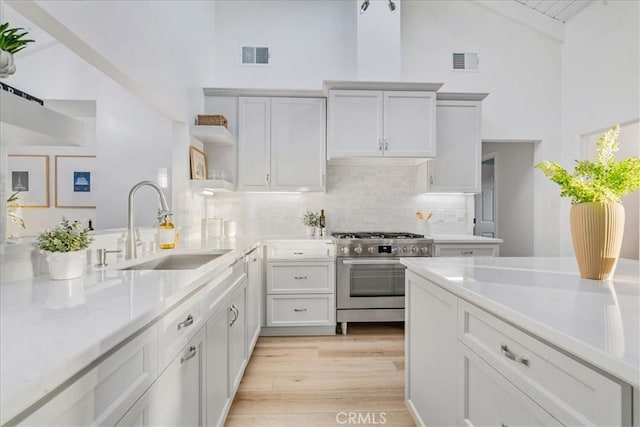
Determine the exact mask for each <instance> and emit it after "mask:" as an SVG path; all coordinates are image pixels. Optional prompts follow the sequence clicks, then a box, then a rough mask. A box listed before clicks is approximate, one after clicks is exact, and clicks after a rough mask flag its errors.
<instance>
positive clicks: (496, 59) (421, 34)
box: [402, 1, 560, 255]
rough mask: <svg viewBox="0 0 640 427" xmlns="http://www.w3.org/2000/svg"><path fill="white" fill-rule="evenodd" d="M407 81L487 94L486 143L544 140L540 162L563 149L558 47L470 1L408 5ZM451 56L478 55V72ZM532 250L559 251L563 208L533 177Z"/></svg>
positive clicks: (404, 56)
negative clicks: (456, 64)
mask: <svg viewBox="0 0 640 427" xmlns="http://www.w3.org/2000/svg"><path fill="white" fill-rule="evenodd" d="M402 46H403V48H402V59H403V77H404V80H409V81H433V82H443V83H444V86H443V87H442V89H441V91H452V92H465V91H468V92H488V93H489V96H488V97H487V98H486V99H485V100H484V101H483V102H482V116H483V120H482V138H483V140H523V139H524V140H541V141H542V143H541V144H539V146H538V148H537V149H536V152H535V159H536V161H539V160H542V159H545V158H548V157H550V156H555V155H556V154H555V153H558V152H559V150H560V148H559V147H560V97H559V94H560V45H559V42H558V41H556V40H554V39H552V38H550V37H548V36H546V35H543V34H541V33H539V32H537V31H535V30H533V29H531V28H529V27H526V26H524V25H522V24H520V23H518V22H516V21H513V20H510V19H509V18H506V17H505V16H503V15H501V14H498V13H497V12H495V11H493V10H490V9H487V8H485V7H483V6H480V5H477V4H474V3H473V2H468V1H403V2H402ZM453 52H477V53H478V54H479V58H480V67H479V71H478V72H470V71H469V72H464V71H462V72H461V71H452V69H451V68H452V65H451V62H452V53H453ZM534 187H535V188H536V189H537V190H539V191H536V192H535V195H534V204H535V211H534V230H533V232H534V236H535V237H534V239H535V241H534V252H535V254H536V255H556V254H558V253H559V251H558V245H557V244H556V240H555V236H557V234H558V229H559V222H558V220H557V217H558V214H557V212H558V211H559V204H558V203H553V202H552V201H551V199H552V198H551V196H550V194H551V193H550V192H551V191H552V188H551V187H550V186H547V185H546V183H545V182H544V179H543V177H542V176H538V175H534Z"/></svg>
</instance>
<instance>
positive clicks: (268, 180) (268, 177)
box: [267, 174, 271, 184]
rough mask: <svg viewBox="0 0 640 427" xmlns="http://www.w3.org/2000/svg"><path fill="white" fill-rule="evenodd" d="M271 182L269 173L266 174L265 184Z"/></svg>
mask: <svg viewBox="0 0 640 427" xmlns="http://www.w3.org/2000/svg"><path fill="white" fill-rule="evenodd" d="M270 182H271V175H269V174H267V184H268V183H270Z"/></svg>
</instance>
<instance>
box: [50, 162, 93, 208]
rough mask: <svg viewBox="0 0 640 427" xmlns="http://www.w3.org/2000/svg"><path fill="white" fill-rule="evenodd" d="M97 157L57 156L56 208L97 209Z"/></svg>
mask: <svg viewBox="0 0 640 427" xmlns="http://www.w3.org/2000/svg"><path fill="white" fill-rule="evenodd" d="M95 166H96V156H56V173H55V176H56V196H55V197H56V208H84V209H91V208H95V207H96V201H95V198H96V192H95V178H96V172H95V170H96V169H95Z"/></svg>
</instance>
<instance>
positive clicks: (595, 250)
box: [571, 202, 624, 280]
mask: <svg viewBox="0 0 640 427" xmlns="http://www.w3.org/2000/svg"><path fill="white" fill-rule="evenodd" d="M623 230H624V207H623V206H622V204H621V203H614V202H607V203H601V202H592V203H579V204H575V205H571V239H572V241H573V250H574V252H575V254H576V259H577V261H578V268H579V269H580V276H582V277H584V278H585V279H595V280H606V279H608V278H609V277H610V276H611V275H613V272H614V270H615V267H616V263H617V262H618V257H619V256H620V248H621V247H622V235H623Z"/></svg>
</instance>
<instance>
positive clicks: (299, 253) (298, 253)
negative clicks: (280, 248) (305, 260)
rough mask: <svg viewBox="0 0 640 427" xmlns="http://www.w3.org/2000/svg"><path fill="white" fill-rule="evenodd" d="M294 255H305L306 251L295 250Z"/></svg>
mask: <svg viewBox="0 0 640 427" xmlns="http://www.w3.org/2000/svg"><path fill="white" fill-rule="evenodd" d="M293 254H294V255H304V252H294V253H293Z"/></svg>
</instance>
